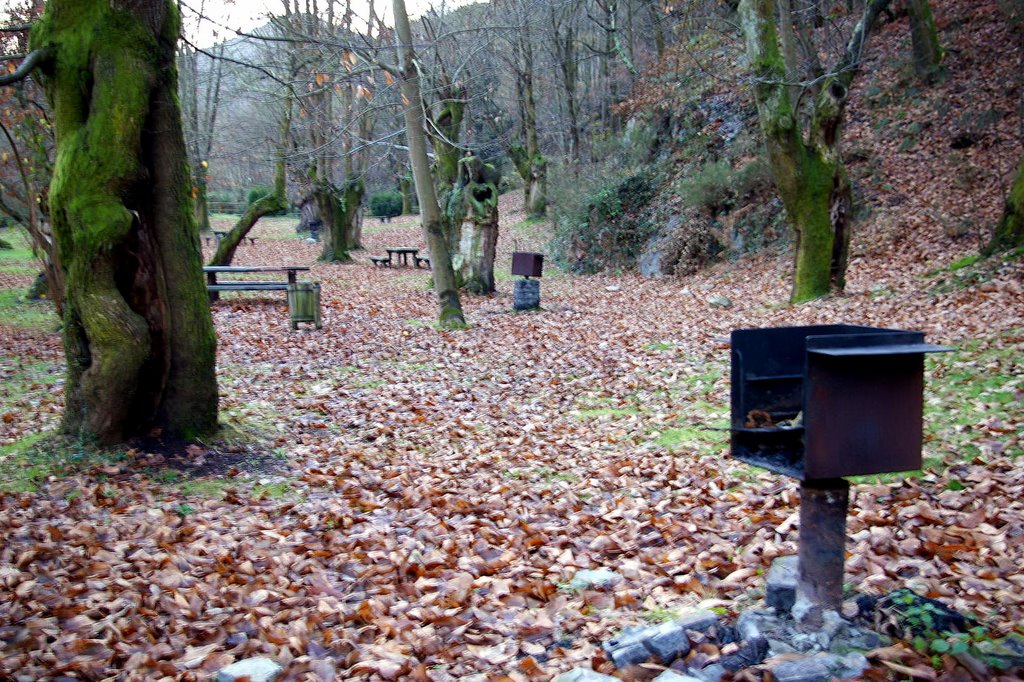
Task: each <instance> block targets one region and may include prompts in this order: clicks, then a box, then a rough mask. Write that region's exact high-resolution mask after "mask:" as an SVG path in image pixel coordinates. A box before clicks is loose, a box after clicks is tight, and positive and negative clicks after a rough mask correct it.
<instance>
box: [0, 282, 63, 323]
mask: <svg viewBox="0 0 1024 682" xmlns="http://www.w3.org/2000/svg"><path fill="white" fill-rule="evenodd" d="M0 320H3V321H4V324H7V325H10V326H12V327H18V328H20V329H31V330H36V331H43V332H52V331H56V330H57V326H58V324H59V322H60V321H59V320H58V319H57V314H56V313H55V312H54V309H53V304H52V303H50V302H49V301H29V300H26V299H25V295H24V292H23V291H19V290H16V289H0Z"/></svg>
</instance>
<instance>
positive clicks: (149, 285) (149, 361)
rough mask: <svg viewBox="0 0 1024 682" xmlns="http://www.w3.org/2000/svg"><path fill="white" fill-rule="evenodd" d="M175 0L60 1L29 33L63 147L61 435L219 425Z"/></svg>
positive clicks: (54, 195)
mask: <svg viewBox="0 0 1024 682" xmlns="http://www.w3.org/2000/svg"><path fill="white" fill-rule="evenodd" d="M178 31H179V19H178V15H177V11H176V9H175V7H174V6H173V4H172V3H171V2H168V1H166V0H138V1H136V2H134V3H118V2H110V1H109V0H50V2H48V3H47V5H46V10H45V13H44V14H43V17H42V19H41V20H40V21H39V22H38V23H37V24H36V25H35V27H34V28H33V30H32V44H33V47H34V48H40V49H43V50H46V51H47V52H48V55H49V59H48V60H46V61H45V62H44V63H43V65H42V66H41V80H42V82H43V84H44V87H45V88H46V91H47V96H48V98H49V100H50V104H51V106H52V109H53V123H54V128H55V132H56V139H57V155H56V164H55V167H54V176H53V182H52V184H51V188H50V214H51V218H52V220H53V230H54V235H55V238H56V242H57V247H58V251H59V254H60V262H61V265H62V267H63V269H64V273H65V277H66V279H65V307H64V345H65V353H66V356H67V363H68V372H67V380H66V383H65V388H64V392H65V397H66V404H65V411H64V421H63V427H64V430H65V431H66V432H67V433H69V434H72V435H76V436H80V437H86V438H96V439H98V440H99V441H100V442H104V443H113V442H119V441H123V440H125V439H127V438H130V437H132V436H136V435H145V434H150V433H153V432H154V431H159V432H160V433H161V434H162V435H164V436H177V437H185V438H190V437H194V436H198V435H201V434H208V433H211V432H212V431H214V430H215V429H216V427H217V384H216V376H215V372H214V361H215V353H216V337H215V335H214V329H213V323H212V320H211V318H210V312H209V307H208V305H207V299H206V287H205V283H204V281H203V276H202V270H201V264H202V263H201V259H200V249H199V235H198V231H197V230H196V226H195V221H194V216H193V212H192V201H191V184H190V178H189V169H188V167H187V164H186V161H185V143H184V138H183V136H182V128H181V114H180V110H179V107H178V100H177V82H176V79H177V73H176V69H175V63H174V45H175V41H176V40H177V37H178Z"/></svg>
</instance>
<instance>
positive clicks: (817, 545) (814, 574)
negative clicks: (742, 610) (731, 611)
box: [793, 478, 850, 627]
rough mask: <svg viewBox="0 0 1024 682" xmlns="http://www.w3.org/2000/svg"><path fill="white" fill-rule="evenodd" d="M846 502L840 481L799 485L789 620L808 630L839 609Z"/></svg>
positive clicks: (846, 491) (846, 485)
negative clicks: (825, 614) (796, 555)
mask: <svg viewBox="0 0 1024 682" xmlns="http://www.w3.org/2000/svg"><path fill="white" fill-rule="evenodd" d="M849 502H850V484H849V483H848V482H847V481H846V480H844V479H841V478H835V479H827V480H819V481H801V483H800V552H799V557H800V558H799V569H798V574H797V586H796V604H795V605H794V606H793V617H794V618H795V619H796V620H797V621H799V622H800V623H802V624H804V625H807V626H809V627H820V626H821V620H822V618H821V615H822V612H823V611H826V610H833V611H839V610H840V609H841V606H842V602H843V564H844V562H845V558H846V510H847V506H848V505H849Z"/></svg>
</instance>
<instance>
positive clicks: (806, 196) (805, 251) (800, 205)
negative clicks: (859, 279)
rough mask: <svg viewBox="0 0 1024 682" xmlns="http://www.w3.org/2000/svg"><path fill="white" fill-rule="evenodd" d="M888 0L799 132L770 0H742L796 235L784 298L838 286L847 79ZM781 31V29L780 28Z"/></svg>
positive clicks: (779, 179)
mask: <svg viewBox="0 0 1024 682" xmlns="http://www.w3.org/2000/svg"><path fill="white" fill-rule="evenodd" d="M887 4H888V0H872V1H871V2H869V3H868V6H867V8H866V9H865V12H864V16H863V18H862V19H861V21H860V22H859V23H858V24H857V27H856V28H855V29H854V32H853V34H852V36H851V39H850V42H849V44H848V46H847V49H846V54H845V55H844V58H843V61H842V63H840V64H839V65H838V66H837V67H836V68H834V69H833V74H834V75H832V76H830V77H828V78H826V79H825V81H824V82H823V83H822V85H821V89H820V90H819V91H818V95H817V98H816V99H815V102H814V107H813V113H812V116H811V119H810V121H809V122H808V126H809V129H808V130H807V131H806V133H805V132H804V131H803V130H801V126H800V121H799V112H797V111H796V110H795V104H796V103H795V101H794V100H793V98H792V91H791V88H790V87H789V86H788V85H787V82H789V81H787V72H788V70H789V69H787V64H786V56H785V53H784V51H783V46H784V44H785V43H786V41H784V40H781V39H780V38H781V36H780V31H779V30H777V27H776V8H775V3H774V0H743V1H742V2H741V3H740V13H741V21H742V24H743V30H744V33H745V34H746V37H747V50H748V53H749V56H750V61H751V64H752V66H753V69H754V72H755V76H756V78H757V82H756V84H755V86H754V94H755V98H756V100H757V110H758V118H759V120H760V123H761V130H762V132H763V134H764V137H765V146H766V147H767V151H768V160H769V164H770V166H771V169H772V176H773V178H774V180H775V184H776V186H777V187H778V190H779V195H780V196H781V198H782V202H783V205H784V206H785V208H786V214H787V215H788V216H789V219H790V221H791V222H792V224H793V230H794V232H795V235H796V254H795V261H796V267H795V272H794V276H793V289H792V293H791V295H790V301H791V302H793V303H800V302H803V301H808V300H811V299H814V298H818V297H821V296H825V295H827V294H829V293H830V292H832V291H837V290H842V289H843V287H844V286H845V275H846V265H847V255H848V251H849V241H850V206H851V192H850V183H849V180H848V179H847V176H846V171H845V168H844V166H843V162H842V158H841V156H840V153H839V142H840V129H841V124H842V118H843V112H844V110H845V107H846V99H847V94H848V90H849V86H850V83H851V82H852V80H853V76H854V74H855V73H856V68H857V65H858V63H859V59H860V55H861V52H862V50H863V47H864V44H865V42H866V40H867V37H868V33H869V31H870V28H871V26H872V25H873V23H874V21H875V19H876V17H877V16H878V13H879V12H880V11H881V10H882V9H883V8H884V7H885V6H886V5H887ZM783 33H786V32H783Z"/></svg>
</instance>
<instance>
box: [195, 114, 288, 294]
mask: <svg viewBox="0 0 1024 682" xmlns="http://www.w3.org/2000/svg"><path fill="white" fill-rule="evenodd" d="M291 120H292V99H291V97H286V98H285V101H284V110H283V111H282V114H281V123H280V133H279V135H280V137H279V139H278V143H277V163H276V166H275V170H274V191H273V192H271V193H270V194H267V195H266V196H263V197H260V198H259V199H257V200H256V201H254V202H253V203H252V204H250V205H249V207H248V208H246V209H245V213H243V214H242V217H241V218H239V219H238V222H236V223H235V224H234V226H233V227H232V228H231V229H230V230H229V231H228V233H227V234H226V235H224V237H223V238H221V240H220V242H219V243H218V244H217V251H216V252H215V253H214V254H213V258H211V259H210V265H231V261H232V260H233V259H234V257H235V251H236V250H237V249H238V245H239V244H241V243H242V240H243V239H245V238H246V236H248V234H249V231H250V230H252V228H253V227H255V225H256V223H257V222H259V220H260V218H262V217H263V216H267V215H271V214H272V213H277V212H278V211H283V210H285V209H286V208H288V198H287V196H286V193H285V181H286V178H285V173H286V167H285V154H286V153H287V149H288V139H289V135H290V132H291ZM210 299H211V300H216V299H217V292H211V293H210Z"/></svg>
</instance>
